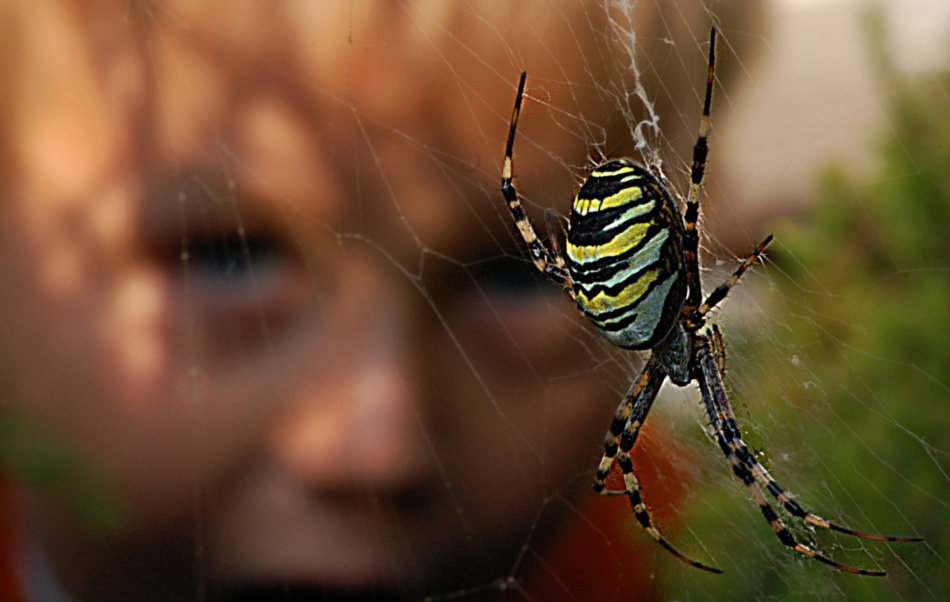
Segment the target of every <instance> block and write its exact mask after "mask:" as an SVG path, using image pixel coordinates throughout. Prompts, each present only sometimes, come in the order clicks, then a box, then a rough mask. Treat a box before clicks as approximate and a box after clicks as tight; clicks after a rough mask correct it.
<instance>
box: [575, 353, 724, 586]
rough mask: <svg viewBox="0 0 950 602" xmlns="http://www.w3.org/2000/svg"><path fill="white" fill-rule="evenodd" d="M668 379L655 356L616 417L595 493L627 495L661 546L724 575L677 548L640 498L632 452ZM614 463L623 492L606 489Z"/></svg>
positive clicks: (595, 486) (692, 562)
mask: <svg viewBox="0 0 950 602" xmlns="http://www.w3.org/2000/svg"><path fill="white" fill-rule="evenodd" d="M665 379H666V373H665V372H663V370H662V369H661V368H660V367H659V366H658V365H657V363H656V360H655V359H654V358H653V356H652V355H651V356H650V359H649V361H648V362H647V363H646V365H645V366H644V367H643V369H642V370H641V371H640V375H639V376H638V377H637V379H636V381H634V383H633V385H632V386H631V387H630V390H629V391H628V392H627V394H626V395H625V396H624V399H623V401H622V402H620V405H619V406H618V407H617V411H616V413H615V414H614V419H613V422H611V424H610V430H609V431H608V432H607V436H606V438H605V440H604V455H603V458H602V459H601V461H600V466H599V468H598V469H597V476H595V477H594V491H596V492H598V493H600V494H602V495H623V494H627V496H628V498H629V499H630V506H631V507H632V508H633V514H634V516H635V517H636V519H637V522H638V523H640V526H641V527H643V529H644V531H646V532H647V533H649V534H650V536H651V537H653V539H655V540H656V542H657V543H658V544H660V546H662V547H663V548H664V549H666V551H668V552H669V553H671V554H672V555H673V556H675V557H676V558H678V559H679V560H682V561H683V562H685V563H686V564H689V565H691V566H694V567H696V568H698V569H702V570H704V571H709V572H711V573H721V572H722V571H721V570H720V569H717V568H715V567H711V566H708V565H705V564H703V563H701V562H698V561H696V560H693V559H692V558H689V557H688V556H686V555H685V554H683V553H682V552H680V551H679V550H677V549H676V548H674V547H673V545H672V544H671V543H670V542H668V541H667V540H666V538H665V537H663V535H662V534H661V533H660V531H659V530H658V529H657V528H656V527H654V526H653V521H652V520H651V519H650V512H649V511H648V510H647V507H646V504H644V503H643V498H642V497H641V496H640V490H641V487H640V484H639V483H638V482H637V477H636V474H635V472H634V467H633V460H632V459H631V458H630V451H631V450H632V449H633V446H634V444H635V443H636V440H637V436H638V435H639V434H640V427H641V426H642V425H643V421H644V420H645V419H646V416H647V413H648V412H649V411H650V407H651V406H652V405H653V401H654V400H655V399H656V395H657V393H659V391H660V387H661V386H662V385H663V381H664V380H665ZM618 438H619V444H618ZM614 461H616V462H617V464H618V465H619V466H620V471H621V472H622V473H623V483H624V489H623V490H611V489H606V482H605V481H606V479H607V475H608V474H609V473H610V469H611V467H612V466H613V463H614Z"/></svg>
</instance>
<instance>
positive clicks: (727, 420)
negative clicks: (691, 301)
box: [696, 336, 917, 577]
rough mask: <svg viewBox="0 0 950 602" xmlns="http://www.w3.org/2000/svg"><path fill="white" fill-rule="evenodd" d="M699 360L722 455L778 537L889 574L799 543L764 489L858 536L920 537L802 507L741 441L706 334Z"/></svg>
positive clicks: (808, 551)
mask: <svg viewBox="0 0 950 602" xmlns="http://www.w3.org/2000/svg"><path fill="white" fill-rule="evenodd" d="M696 362H697V367H698V370H697V372H696V380H697V381H698V382H699V387H700V391H701V393H702V398H703V404H704V405H705V406H706V413H707V415H708V417H709V421H710V425H711V426H712V428H713V430H714V432H715V435H716V441H717V443H718V444H719V447H720V449H721V450H722V452H723V454H725V456H726V459H727V460H728V462H729V465H730V467H731V468H732V471H733V473H734V474H735V475H736V476H737V477H739V479H741V480H742V482H743V483H745V485H746V487H748V488H749V491H750V493H751V495H752V498H753V500H754V501H755V503H756V505H758V506H759V509H760V510H761V512H762V515H763V516H764V517H765V519H766V521H768V523H769V526H771V527H772V530H773V531H774V532H775V534H776V536H777V537H778V538H779V540H780V541H781V542H782V543H783V544H784V545H786V546H788V547H790V548H792V549H793V550H795V551H796V552H799V553H800V554H803V555H805V556H808V557H809V558H814V559H815V560H818V561H819V562H823V563H825V564H827V565H829V566H832V567H834V568H836V569H838V570H841V571H846V572H849V573H854V574H857V575H867V576H873V577H881V576H884V575H885V574H886V572H885V571H872V570H868V569H861V568H856V567H852V566H849V565H846V564H842V563H840V562H837V561H835V560H832V559H830V558H828V557H826V556H822V555H821V554H819V553H818V552H816V551H815V550H813V549H812V548H810V547H808V546H806V545H805V544H802V543H800V542H798V541H797V540H796V539H795V537H794V536H793V535H792V534H791V532H790V531H789V530H788V528H787V527H786V526H785V523H784V522H783V521H782V519H781V518H780V517H779V516H778V514H776V512H775V509H774V508H773V507H772V505H771V504H770V503H769V501H768V499H767V498H766V496H765V494H764V492H763V491H762V489H763V488H765V489H767V490H768V491H769V493H771V494H772V495H773V496H774V497H775V499H776V500H777V501H778V503H779V504H780V505H781V506H782V507H783V508H785V509H786V510H788V512H789V513H790V514H792V515H793V516H796V517H798V518H801V519H803V520H805V521H806V522H809V523H811V524H814V525H816V526H820V527H825V528H828V529H832V530H835V531H840V532H842V533H846V534H848V535H854V536H856V537H865V538H867V539H879V540H883V541H917V539H916V538H902V537H890V536H879V535H874V534H869V533H861V532H859V531H853V530H851V529H847V528H845V527H841V526H839V525H835V524H834V523H830V522H828V521H826V520H824V519H822V518H820V517H818V516H816V515H814V514H812V513H810V512H806V511H805V510H803V509H802V508H801V506H799V505H798V504H797V503H796V502H795V501H794V500H792V499H791V497H790V496H789V495H788V494H787V493H785V492H784V491H783V490H782V489H781V488H780V487H779V486H778V484H777V483H776V482H775V480H774V479H772V477H771V476H770V475H769V473H768V472H767V471H766V470H765V467H763V466H762V465H761V464H760V463H759V462H758V460H756V459H755V457H754V456H753V455H752V454H751V453H750V452H749V450H748V448H747V447H746V446H745V443H743V442H742V438H741V435H740V432H739V429H738V427H737V426H736V421H735V416H734V414H733V412H732V409H731V407H730V405H729V400H728V398H727V397H726V392H725V388H724V387H723V384H722V379H721V378H720V375H719V374H720V373H719V368H718V364H717V359H716V357H715V356H714V354H713V353H712V352H711V351H710V348H709V342H708V339H706V338H705V337H703V336H698V337H697V345H696Z"/></svg>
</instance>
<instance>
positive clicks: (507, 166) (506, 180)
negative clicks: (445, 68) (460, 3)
mask: <svg viewBox="0 0 950 602" xmlns="http://www.w3.org/2000/svg"><path fill="white" fill-rule="evenodd" d="M527 75H528V73H527V72H526V71H522V72H521V80H520V81H519V82H518V95H517V96H516V97H515V108H514V110H512V112H511V124H510V125H509V129H508V142H507V143H506V144H505V162H504V164H503V165H502V168H501V194H502V196H504V197H505V201H507V202H508V210H509V211H510V212H511V217H512V218H514V220H515V225H516V226H518V232H519V234H521V238H522V239H524V241H525V243H526V244H527V245H528V253H529V255H530V256H531V261H532V263H534V267H536V268H537V269H538V271H540V272H541V273H542V274H544V275H545V276H547V277H548V278H550V279H551V280H553V281H555V282H556V283H558V284H560V285H562V286H564V287H565V288H567V287H569V286H570V278H569V277H568V274H567V270H565V269H564V266H563V260H561V261H560V262H559V261H557V260H555V259H553V258H552V257H551V254H550V253H549V252H548V250H547V249H546V248H544V245H543V244H541V241H540V240H538V235H537V234H536V233H535V231H534V226H532V225H531V221H530V220H529V219H528V216H527V215H525V212H524V209H523V208H522V207H521V201H520V200H519V199H518V189H517V187H516V186H515V182H514V174H513V170H512V158H511V155H512V152H513V151H514V145H515V131H516V130H517V128H518V117H519V116H520V115H521V101H522V99H523V98H524V85H525V79H526V78H527Z"/></svg>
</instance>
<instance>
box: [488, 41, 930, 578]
mask: <svg viewBox="0 0 950 602" xmlns="http://www.w3.org/2000/svg"><path fill="white" fill-rule="evenodd" d="M716 37H717V34H716V28H715V27H713V28H712V30H711V31H710V35H709V69H708V73H707V76H706V93H705V100H704V102H703V114H702V120H701V122H700V127H699V136H698V138H697V140H696V144H695V145H694V147H693V164H692V169H691V173H690V186H689V193H688V196H687V198H686V201H685V207H686V210H685V214H681V213H680V209H679V207H678V205H677V202H676V201H674V196H673V194H672V193H671V187H670V185H669V183H668V182H667V181H666V179H665V178H664V177H663V175H662V174H660V173H659V172H658V171H657V172H652V171H650V170H648V169H646V168H645V167H643V166H641V165H638V164H637V163H635V162H633V161H631V160H629V159H613V160H608V161H606V162H604V163H602V164H600V165H598V166H597V167H595V168H594V170H593V171H592V172H591V173H590V175H589V176H588V177H587V179H586V181H585V182H584V183H583V185H582V186H581V188H580V190H579V191H578V193H577V196H576V197H575V198H574V203H573V206H572V210H571V216H570V221H569V223H568V229H567V243H566V245H565V247H566V249H565V250H566V258H565V257H564V256H562V254H561V249H560V246H559V244H558V243H557V241H556V239H554V237H553V236H552V244H551V248H550V249H548V248H547V247H545V245H543V244H542V243H541V242H540V241H539V239H538V236H537V235H536V233H535V230H534V227H533V226H532V225H531V222H530V221H529V220H528V217H527V216H526V215H525V213H524V210H523V209H522V206H521V202H520V201H519V198H518V197H519V195H518V190H517V188H516V187H515V183H514V169H513V167H512V151H513V147H514V141H515V130H516V129H517V127H518V117H519V115H520V113H521V104H522V101H523V99H524V88H525V79H526V77H527V73H526V72H522V74H521V79H520V81H519V83H518V94H517V96H516V97H515V106H514V110H513V111H512V114H511V122H510V126H509V132H508V141H507V144H506V145H505V158H504V164H503V167H502V178H501V192H502V195H503V196H504V199H505V201H506V202H507V204H508V209H509V210H510V212H511V217H512V218H513V219H514V222H515V225H516V226H517V228H518V232H519V233H520V235H521V237H522V238H523V239H524V242H525V244H526V245H527V248H528V253H529V255H530V258H531V261H532V262H533V264H534V266H535V267H536V268H537V269H538V270H539V271H540V272H541V273H542V274H544V275H545V276H546V277H547V278H549V279H550V280H552V281H554V282H555V283H557V284H558V285H560V286H561V287H562V288H563V289H564V290H565V291H566V292H567V294H568V295H569V296H570V297H571V299H572V300H573V301H574V302H575V303H576V305H577V307H578V309H579V310H580V311H581V313H582V314H583V315H584V316H585V317H586V318H587V319H588V320H589V321H590V322H591V323H592V324H593V325H594V327H595V328H596V329H597V330H598V331H599V332H600V333H601V334H602V335H603V336H604V337H605V338H606V339H607V340H608V341H609V342H610V343H612V344H614V345H617V346H618V347H621V348H624V349H632V350H649V351H651V353H650V356H649V358H648V359H647V361H646V363H645V364H644V365H643V368H642V369H641V370H640V373H639V375H638V376H637V377H636V379H635V380H634V382H633V384H632V386H631V387H630V389H629V391H627V394H626V395H625V396H624V398H623V400H622V401H621V402H620V405H619V406H618V407H617V410H616V412H615V414H614V417H613V421H612V422H611V425H610V430H609V431H608V432H607V435H606V437H605V439H604V453H603V457H602V458H601V461H600V465H599V467H598V469H597V474H596V476H595V477H594V491H596V492H598V493H600V494H602V495H626V496H627V497H628V498H629V500H630V504H631V506H632V507H633V513H634V515H635V517H636V519H637V521H638V522H639V523H640V525H641V526H642V527H643V529H644V530H646V531H647V533H649V534H650V535H651V536H652V537H653V539H655V540H656V541H657V543H659V544H660V546H662V547H663V548H665V549H666V550H667V551H669V552H670V553H672V554H673V555H674V556H675V557H676V558H678V559H680V560H682V561H683V562H686V563H687V564H690V565H692V566H694V567H697V568H699V569H703V570H706V571H710V572H713V573H721V572H722V571H721V570H720V569H718V568H715V567H712V566H709V565H706V564H703V563H701V562H698V561H696V560H693V559H692V558H689V557H688V556H686V555H684V554H683V553H681V552H679V551H678V550H677V549H676V548H674V547H673V546H672V544H670V543H669V542H668V541H667V540H666V539H665V538H664V537H663V535H662V534H661V533H660V532H659V530H657V528H656V527H655V526H654V525H653V522H652V520H651V519H650V513H649V511H648V510H647V507H646V505H645V504H644V502H643V499H642V497H641V487H640V485H639V484H638V483H637V478H636V474H635V470H634V466H633V461H632V460H631V457H630V451H631V450H632V449H633V446H634V445H635V444H636V441H637V436H638V434H639V433H640V428H641V427H642V426H643V422H644V420H645V419H646V417H647V413H648V412H649V411H650V407H651V406H652V405H653V401H654V400H655V399H656V396H657V393H658V392H659V390H660V387H661V386H662V384H663V382H664V381H665V380H666V379H667V378H669V379H670V381H672V382H673V383H674V384H676V385H678V386H686V385H688V384H690V383H692V382H694V381H695V382H696V383H697V384H698V385H699V390H700V394H701V396H702V401H703V405H704V407H705V410H706V414H707V417H708V420H709V425H710V429H711V431H712V434H713V436H714V438H715V441H716V443H717V444H718V445H719V448H720V449H721V450H722V452H723V454H725V456H726V459H727V460H728V463H729V466H730V467H731V469H732V472H733V473H734V474H735V475H736V476H737V477H739V479H741V480H742V482H743V483H745V485H746V486H747V487H748V488H749V492H750V493H751V495H752V499H753V500H754V502H755V503H756V504H757V505H758V507H759V509H760V510H761V511H762V514H763V516H764V517H765V519H766V520H767V521H768V523H769V526H770V527H771V528H772V530H773V531H774V532H775V534H776V536H778V538H779V540H780V541H781V542H782V543H783V544H784V545H786V546H788V547H789V548H791V549H793V550H795V551H796V552H798V553H800V554H803V555H805V556H808V557H809V558H814V559H815V560H818V561H821V562H823V563H825V564H828V565H831V566H833V567H834V568H836V569H839V570H842V571H847V572H849V573H856V574H859V575H871V576H883V575H884V574H885V571H873V570H869V569H861V568H855V567H852V566H848V565H845V564H841V563H839V562H837V561H835V560H832V559H830V558H827V557H825V556H822V555H821V554H819V553H818V552H817V551H816V550H814V549H813V548H811V547H809V546H807V545H805V544H803V543H800V542H798V541H797V540H796V539H795V537H794V536H793V535H792V533H791V532H790V531H789V530H788V528H787V527H786V526H785V523H784V522H783V520H782V518H781V517H779V515H778V514H777V513H776V511H775V509H774V508H773V506H772V504H771V503H770V501H769V499H768V497H767V496H766V493H765V492H768V494H770V495H771V496H772V497H773V498H774V499H775V501H776V502H777V503H778V505H779V506H781V507H782V508H784V509H785V510H786V511H787V512H788V513H789V514H790V515H792V516H793V517H795V518H798V519H800V520H802V521H804V522H805V523H808V524H811V525H814V526H817V527H822V528H825V529H830V530H832V531H838V532H839V533H845V534H847V535H852V536H854V537H861V538H865V539H873V540H878V541H892V542H910V541H921V540H922V538H919V537H898V536H891V535H877V534H874V533H864V532H861V531H855V530H853V529H849V528H847V527H843V526H841V525H838V524H836V523H833V522H831V521H828V520H825V519H824V518H821V517H820V516H818V515H816V514H814V513H812V512H810V511H808V510H806V509H805V508H804V507H803V506H801V505H800V504H799V503H798V502H797V501H795V500H794V499H793V498H792V496H791V495H790V494H789V493H787V492H786V491H785V490H784V489H783V488H782V487H781V486H780V485H779V484H778V483H777V482H776V481H775V479H773V478H772V476H771V475H770V474H769V472H768V471H767V470H766V468H765V467H764V466H763V465H762V464H761V463H760V462H759V461H758V460H757V459H756V457H755V455H754V454H752V453H751V452H750V451H749V449H748V448H747V447H746V445H745V443H744V442H743V441H742V436H741V434H740V430H739V427H738V425H737V424H736V419H735V415H734V414H733V411H732V408H731V406H730V405H729V399H728V397H727V396H726V390H725V387H724V385H723V380H722V378H723V372H724V366H725V351H724V347H723V343H722V336H721V334H720V331H719V329H718V328H717V327H716V326H715V325H711V326H710V327H707V326H706V318H707V315H708V314H709V312H710V311H711V310H712V309H713V308H715V307H716V305H718V304H719V303H720V302H721V301H722V300H723V299H725V297H726V295H727V294H728V293H729V291H730V290H731V289H732V287H733V286H735V284H736V283H737V282H738V281H739V279H740V278H741V277H742V275H743V274H744V273H745V272H746V270H748V269H749V268H750V267H751V266H752V265H753V264H754V263H755V262H756V260H757V259H758V258H759V257H760V256H761V255H762V253H763V252H764V251H765V249H766V247H767V246H768V245H769V243H770V242H771V240H772V235H771V234H770V235H768V236H766V237H765V239H764V240H763V241H762V242H761V243H760V244H759V245H758V246H757V247H756V248H755V249H754V250H753V251H752V253H750V254H749V255H748V257H746V259H745V260H744V261H743V262H742V263H741V264H740V265H739V267H738V268H737V269H736V270H735V272H733V274H732V276H731V277H730V278H729V279H728V280H726V281H725V282H724V283H722V284H720V285H719V286H718V287H716V288H715V289H714V290H713V291H712V293H710V294H709V295H708V296H707V297H705V299H704V298H703V297H702V287H701V283H700V274H699V262H698V257H697V255H698V247H699V231H698V227H697V221H698V218H699V202H700V197H701V195H702V186H703V175H704V172H705V168H706V156H707V154H708V150H709V147H708V144H707V134H708V132H709V113H710V105H711V104H712V93H713V81H714V76H715V64H716ZM614 463H616V464H617V465H619V467H620V471H621V473H622V475H623V485H624V488H623V489H617V490H612V489H608V488H607V484H606V480H607V476H608V474H609V473H610V471H611V469H612V468H613V465H614Z"/></svg>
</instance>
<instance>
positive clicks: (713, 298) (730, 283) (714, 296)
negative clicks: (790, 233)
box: [690, 234, 772, 328]
mask: <svg viewBox="0 0 950 602" xmlns="http://www.w3.org/2000/svg"><path fill="white" fill-rule="evenodd" d="M771 242H772V235H771V234H769V235H768V236H766V237H765V238H764V239H763V240H762V242H760V243H759V246H757V247H756V248H755V249H753V251H752V252H751V253H749V256H748V257H746V258H745V260H744V261H743V262H742V263H741V264H740V265H739V267H738V268H736V271H735V272H733V273H732V276H730V277H729V279H728V280H726V281H725V282H723V283H722V284H720V285H719V286H717V287H716V288H715V289H714V290H713V292H711V293H709V296H708V297H706V300H705V301H703V304H702V305H700V306H699V308H698V309H697V310H696V312H695V313H694V314H693V317H691V318H690V321H691V324H694V325H695V326H696V327H697V328H698V327H699V326H701V325H702V319H703V318H704V317H705V316H706V314H708V313H709V312H710V311H711V310H712V308H714V307H716V305H718V304H719V303H721V302H722V300H723V299H725V298H726V295H728V294H729V291H730V290H732V287H734V286H735V285H736V283H737V282H739V278H742V275H743V274H745V273H746V270H748V269H749V268H750V267H752V264H754V263H755V261H756V260H757V259H758V258H759V257H760V256H761V255H762V253H763V252H765V248H766V247H768V246H769V243H771Z"/></svg>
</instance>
